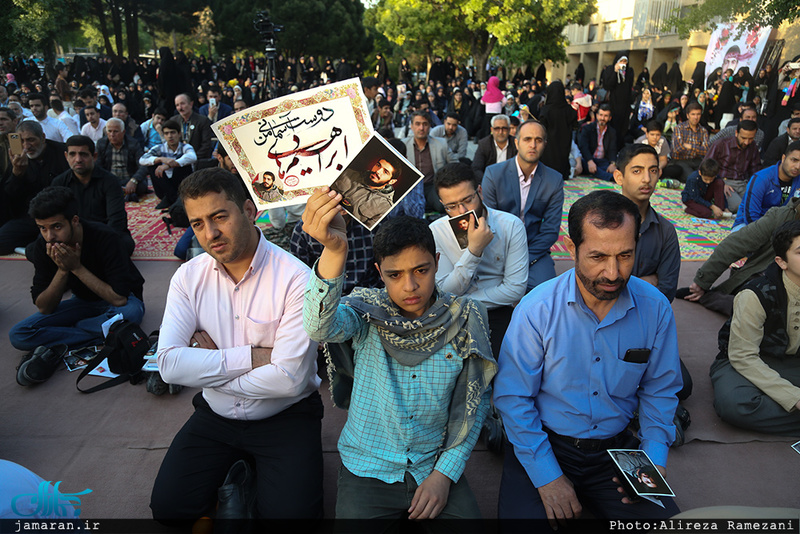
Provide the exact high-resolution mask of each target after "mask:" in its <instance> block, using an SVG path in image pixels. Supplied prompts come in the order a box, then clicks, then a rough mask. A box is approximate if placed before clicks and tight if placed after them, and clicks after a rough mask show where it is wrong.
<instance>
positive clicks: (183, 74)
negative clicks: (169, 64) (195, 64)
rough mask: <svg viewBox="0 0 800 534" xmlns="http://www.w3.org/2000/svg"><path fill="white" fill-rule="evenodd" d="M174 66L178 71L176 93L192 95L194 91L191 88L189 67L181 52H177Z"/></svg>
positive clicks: (184, 55)
mask: <svg viewBox="0 0 800 534" xmlns="http://www.w3.org/2000/svg"><path fill="white" fill-rule="evenodd" d="M175 66H176V67H177V69H178V78H177V80H178V93H179V94H180V93H188V94H190V95H191V94H194V91H195V89H194V87H192V71H191V66H190V65H189V60H188V59H187V58H186V54H184V53H183V50H178V52H177V53H176V54H175Z"/></svg>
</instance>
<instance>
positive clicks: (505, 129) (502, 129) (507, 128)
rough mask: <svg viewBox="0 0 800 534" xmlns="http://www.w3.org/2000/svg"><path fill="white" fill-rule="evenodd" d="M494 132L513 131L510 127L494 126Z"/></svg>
mask: <svg viewBox="0 0 800 534" xmlns="http://www.w3.org/2000/svg"><path fill="white" fill-rule="evenodd" d="M492 130H495V131H498V132H508V131H509V130H511V128H510V127H508V126H492Z"/></svg>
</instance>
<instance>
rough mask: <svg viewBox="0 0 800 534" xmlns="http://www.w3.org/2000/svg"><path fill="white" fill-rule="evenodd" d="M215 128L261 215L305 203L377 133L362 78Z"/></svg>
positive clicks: (257, 109)
mask: <svg viewBox="0 0 800 534" xmlns="http://www.w3.org/2000/svg"><path fill="white" fill-rule="evenodd" d="M212 128H213V129H214V132H215V133H216V135H217V139H219V142H220V143H221V144H222V146H223V147H224V148H225V151H226V152H227V153H228V154H229V155H230V156H231V159H232V160H233V162H234V164H235V165H236V168H237V169H238V171H239V176H240V177H241V178H242V180H244V183H245V185H246V186H247V188H248V190H249V191H250V192H251V194H252V197H253V198H254V199H255V200H256V201H257V207H258V209H259V210H263V209H270V208H277V207H280V206H291V205H295V204H303V203H305V202H306V201H307V200H308V197H309V196H310V195H311V194H312V193H314V191H316V190H317V189H319V188H321V187H324V186H329V185H330V184H331V183H333V181H334V180H336V178H337V177H338V176H339V174H341V172H342V170H343V169H344V168H345V167H346V166H347V164H348V162H349V161H350V160H351V159H352V158H353V157H354V156H355V155H356V154H358V152H359V150H361V147H362V146H364V144H365V143H366V142H367V139H369V136H370V134H371V133H372V130H373V129H372V121H371V120H370V117H369V114H368V111H367V102H366V97H365V96H364V93H363V91H362V88H361V82H359V80H358V78H352V79H350V80H345V81H342V82H337V83H333V84H329V85H324V86H322V87H318V88H315V89H309V90H307V91H302V92H300V93H293V94H291V95H286V96H283V97H280V98H276V99H273V100H270V101H269V102H264V103H263V104H259V105H257V106H254V107H252V108H247V109H245V110H243V111H240V112H239V113H236V114H235V115H231V116H229V117H226V118H225V119H222V120H220V121H217V122H216V123H214V124H213V125H212Z"/></svg>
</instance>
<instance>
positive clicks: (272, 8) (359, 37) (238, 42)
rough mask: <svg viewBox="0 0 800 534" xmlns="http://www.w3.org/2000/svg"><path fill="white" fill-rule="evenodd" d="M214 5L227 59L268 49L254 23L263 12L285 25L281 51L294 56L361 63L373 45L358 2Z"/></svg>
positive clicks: (217, 1)
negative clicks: (237, 53) (229, 55)
mask: <svg viewBox="0 0 800 534" xmlns="http://www.w3.org/2000/svg"><path fill="white" fill-rule="evenodd" d="M210 5H211V9H213V10H214V22H215V24H216V27H217V30H218V33H219V36H220V37H219V40H218V41H217V43H216V45H217V48H218V49H219V50H220V51H221V52H223V53H231V52H235V51H237V50H259V49H263V44H262V43H261V40H260V37H259V35H258V33H257V32H256V31H255V29H253V18H254V17H255V14H256V12H257V11H261V10H264V9H267V10H269V12H270V18H271V19H272V21H273V22H274V23H275V24H281V25H283V27H284V30H283V31H282V32H280V33H278V34H277V47H278V49H281V50H285V51H286V53H287V54H289V55H292V56H301V55H315V56H330V57H359V56H361V55H362V54H364V53H365V52H366V51H367V47H368V44H369V43H368V39H367V32H366V30H365V29H364V24H363V15H364V6H363V5H362V4H361V2H359V1H353V0H292V1H291V2H285V1H280V0H266V1H264V2H261V3H259V4H258V5H255V4H254V3H253V2H251V1H250V0H214V1H212V2H211V3H210Z"/></svg>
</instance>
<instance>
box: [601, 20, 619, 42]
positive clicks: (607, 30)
mask: <svg viewBox="0 0 800 534" xmlns="http://www.w3.org/2000/svg"><path fill="white" fill-rule="evenodd" d="M616 26H617V21H616V20H610V21H607V22H604V23H603V41H614V40H615V39H616V38H617V36H616V35H615V32H614V30H615V29H616Z"/></svg>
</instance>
